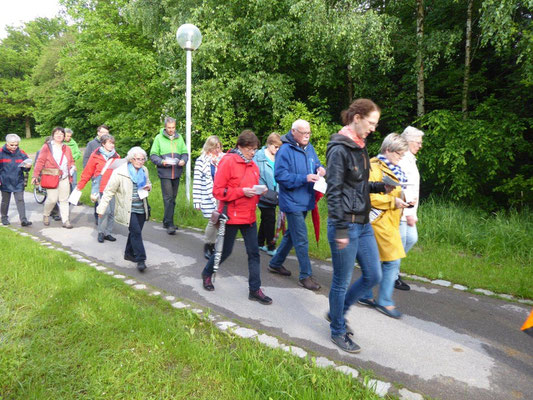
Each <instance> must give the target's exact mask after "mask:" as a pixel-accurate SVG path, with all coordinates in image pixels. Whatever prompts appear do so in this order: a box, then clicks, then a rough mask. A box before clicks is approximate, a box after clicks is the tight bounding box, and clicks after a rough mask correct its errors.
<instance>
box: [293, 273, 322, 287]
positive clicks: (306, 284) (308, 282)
mask: <svg viewBox="0 0 533 400" xmlns="http://www.w3.org/2000/svg"><path fill="white" fill-rule="evenodd" d="M298 284H299V285H300V286H303V287H304V288H306V289H309V290H318V289H320V285H319V284H318V283H316V282H315V281H313V280H312V279H311V277H310V276H308V277H307V278H304V279H301V280H300V281H298Z"/></svg>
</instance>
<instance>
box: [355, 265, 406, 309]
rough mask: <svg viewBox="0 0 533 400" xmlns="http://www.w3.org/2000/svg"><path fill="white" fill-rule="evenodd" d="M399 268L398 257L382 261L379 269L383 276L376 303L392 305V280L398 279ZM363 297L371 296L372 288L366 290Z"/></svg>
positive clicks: (368, 297) (369, 297)
mask: <svg viewBox="0 0 533 400" xmlns="http://www.w3.org/2000/svg"><path fill="white" fill-rule="evenodd" d="M399 268H400V259H398V260H393V261H383V262H382V263H381V269H382V273H383V276H382V278H381V282H380V284H379V294H378V297H377V300H376V303H377V304H379V305H380V306H383V307H385V306H393V305H394V301H392V292H393V291H394V281H395V280H396V279H398V271H399ZM362 298H364V299H371V298H372V289H370V290H368V291H367V292H366V293H365V295H364V296H363V297H362Z"/></svg>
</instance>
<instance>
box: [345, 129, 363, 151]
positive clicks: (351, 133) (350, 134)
mask: <svg viewBox="0 0 533 400" xmlns="http://www.w3.org/2000/svg"><path fill="white" fill-rule="evenodd" d="M339 135H342V136H346V137H349V138H350V139H352V140H353V141H354V142H355V144H357V145H358V146H359V147H360V148H362V149H364V148H365V140H364V139H361V138H360V137H359V136H358V135H357V133H355V132H354V131H353V129H352V128H350V127H349V126H348V125H346V126H344V127H343V128H342V129H341V130H340V131H339Z"/></svg>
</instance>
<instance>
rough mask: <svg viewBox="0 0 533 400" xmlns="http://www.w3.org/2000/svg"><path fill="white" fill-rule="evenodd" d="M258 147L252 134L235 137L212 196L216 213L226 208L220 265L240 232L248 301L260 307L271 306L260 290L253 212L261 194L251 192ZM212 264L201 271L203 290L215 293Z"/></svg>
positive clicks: (256, 173) (256, 179)
mask: <svg viewBox="0 0 533 400" xmlns="http://www.w3.org/2000/svg"><path fill="white" fill-rule="evenodd" d="M258 146H259V140H258V139H257V136H255V133H253V132H252V131H250V130H245V131H243V132H242V133H241V134H240V135H239V137H238V139H237V147H236V148H235V149H233V150H231V151H229V152H228V153H227V154H226V155H225V156H224V157H223V158H222V160H221V161H220V163H219V165H218V169H217V173H216V175H215V182H214V186H213V195H214V196H215V198H216V199H218V200H219V205H218V210H219V211H220V212H222V210H224V207H225V206H226V207H227V211H226V214H227V216H228V217H229V220H228V221H227V223H226V234H225V236H224V246H223V249H222V257H221V260H220V262H221V263H222V262H224V260H225V259H226V258H228V257H229V255H230V254H231V251H232V250H233V244H234V243H235V237H236V236H237V232H238V231H239V230H240V231H241V234H242V237H243V239H244V245H245V246H246V253H247V254H248V286H249V291H250V292H249V295H248V299H250V300H254V301H258V302H259V303H261V304H272V299H271V298H270V297H268V296H265V294H264V293H263V291H262V290H261V271H260V266H261V265H260V260H259V246H258V244H257V225H256V223H255V220H256V218H255V208H256V207H257V203H258V202H259V195H260V194H262V193H260V194H259V195H258V194H257V193H256V191H255V190H254V188H253V187H254V185H257V184H258V183H259V168H258V167H257V165H256V164H255V163H254V162H253V157H254V154H255V152H256V150H257V147H258ZM265 191H266V189H265ZM214 262H215V254H213V255H211V258H209V261H207V265H206V266H205V268H204V270H203V271H202V281H203V286H204V289H206V290H209V291H211V290H215V287H214V286H213V282H212V279H211V276H212V275H213V265H214Z"/></svg>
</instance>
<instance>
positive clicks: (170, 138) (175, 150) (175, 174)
mask: <svg viewBox="0 0 533 400" xmlns="http://www.w3.org/2000/svg"><path fill="white" fill-rule="evenodd" d="M150 160H151V161H152V162H153V163H154V164H155V165H156V166H157V175H158V176H159V179H160V180H161V193H162V194H163V205H164V208H165V213H164V215H163V227H164V228H165V229H166V230H167V233H168V234H169V235H174V234H175V233H176V228H177V227H176V225H175V224H174V209H175V207H176V196H177V195H178V187H179V182H180V176H181V173H182V171H183V166H184V165H185V164H187V161H188V160H189V155H188V153H187V147H186V146H185V141H184V140H183V137H182V136H181V135H180V134H179V133H176V120H175V119H174V118H170V117H167V118H165V128H164V129H161V131H160V132H159V134H158V135H157V136H156V137H155V139H154V143H153V144H152V149H151V150H150Z"/></svg>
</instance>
